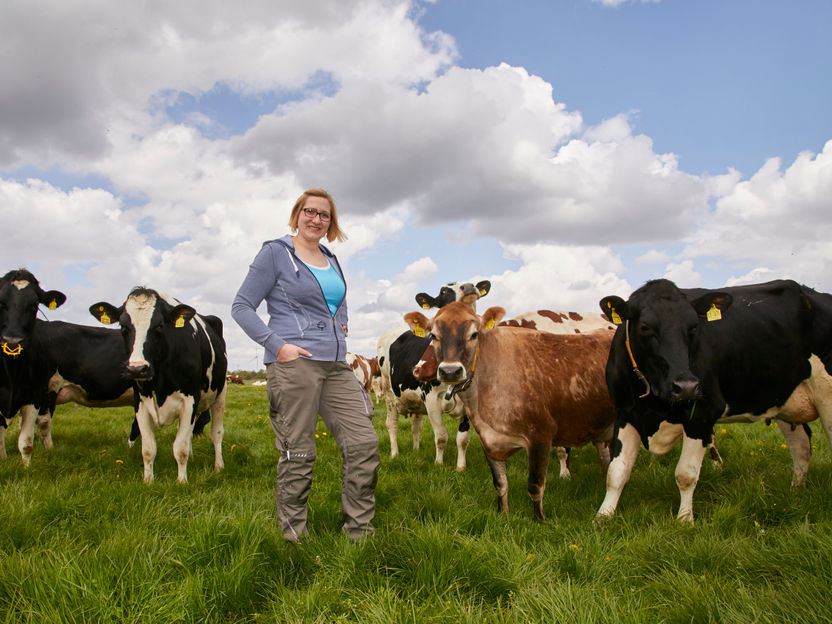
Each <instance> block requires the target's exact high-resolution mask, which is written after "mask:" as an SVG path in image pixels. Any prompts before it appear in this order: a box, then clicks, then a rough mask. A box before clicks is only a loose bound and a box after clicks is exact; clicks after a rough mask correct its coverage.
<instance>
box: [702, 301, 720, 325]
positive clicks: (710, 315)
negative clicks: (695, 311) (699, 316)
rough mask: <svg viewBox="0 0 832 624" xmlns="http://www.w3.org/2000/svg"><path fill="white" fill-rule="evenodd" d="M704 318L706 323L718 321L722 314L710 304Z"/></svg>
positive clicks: (713, 304)
mask: <svg viewBox="0 0 832 624" xmlns="http://www.w3.org/2000/svg"><path fill="white" fill-rule="evenodd" d="M705 318H707V319H708V321H718V320H720V319H721V318H722V312H721V311H720V309H719V308H717V307H716V304H715V303H712V304H711V307H710V308H709V309H708V312H707V313H706V314H705Z"/></svg>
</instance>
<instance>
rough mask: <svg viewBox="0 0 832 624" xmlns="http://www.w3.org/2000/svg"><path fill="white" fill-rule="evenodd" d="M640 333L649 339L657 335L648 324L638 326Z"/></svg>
mask: <svg viewBox="0 0 832 624" xmlns="http://www.w3.org/2000/svg"><path fill="white" fill-rule="evenodd" d="M638 331H639V333H640V334H641V335H642V336H647V337H649V336H653V335H655V333H656V332H655V331H654V330H653V328H652V327H651V326H650V325H648V324H647V323H642V324H641V325H639V326H638Z"/></svg>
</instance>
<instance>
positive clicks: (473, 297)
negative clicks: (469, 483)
mask: <svg viewBox="0 0 832 624" xmlns="http://www.w3.org/2000/svg"><path fill="white" fill-rule="evenodd" d="M490 290H491V282H489V281H487V280H483V281H481V282H477V284H476V285H474V284H472V283H470V282H466V283H459V282H451V283H449V284H446V285H445V286H443V287H442V288H441V289H440V291H439V295H438V296H437V297H432V296H430V295H428V294H427V293H419V294H418V295H416V303H418V304H419V305H420V306H422V308H423V309H425V310H429V309H430V308H432V307H437V308H441V307H442V306H443V305H445V304H447V303H450V302H451V301H463V302H465V304H466V305H469V306H471V308H472V309H474V308H475V306H476V302H477V300H478V299H479V298H480V297H484V296H485V295H486V294H488V292H489V291H490ZM418 333H421V334H422V335H414V334H418ZM423 336H424V334H423V333H422V332H411V330H410V329H409V328H408V327H407V325H400V326H399V327H396V328H394V329H390V330H388V331H386V332H384V333H383V334H382V335H381V337H380V338H379V340H378V362H379V367H380V369H381V380H382V381H381V388H382V394H383V396H384V400H385V403H386V405H387V419H386V425H387V433H388V435H389V436H390V456H391V457H396V456H397V455H398V454H399V444H398V429H399V416H400V415H403V416H406V417H407V416H412V424H411V434H412V436H413V448H414V450H415V449H418V448H419V436H420V433H421V429H422V415H423V414H425V413H427V415H428V419H429V420H430V424H431V427H432V428H433V440H434V444H435V446H436V460H435V461H436V463H437V464H441V463H443V461H444V453H445V447H446V446H447V443H448V431H447V429H446V428H445V423H444V421H443V419H442V414H443V413H445V414H449V415H450V416H452V417H454V418H455V419H456V420H458V421H459V423H460V424H459V427H458V430H457V435H456V447H457V460H456V469H457V470H458V471H463V470H465V452H466V449H467V448H468V440H469V437H470V431H469V429H470V425H469V423H468V421H467V420H466V419H465V414H464V411H463V409H462V402H461V401H459V400H457V399H456V398H454V397H452V398H451V399H450V400H446V399H445V398H444V395H445V391H446V389H447V386H446V385H445V384H441V383H439V382H437V381H436V380H434V381H433V382H429V383H422V382H420V381H419V380H418V379H416V378H415V377H414V376H413V367H414V366H415V365H416V364H417V363H418V362H419V358H420V357H421V355H422V353H424V351H425V349H426V348H427V347H428V345H429V344H430V341H429V340H428V339H427V338H424V337H423Z"/></svg>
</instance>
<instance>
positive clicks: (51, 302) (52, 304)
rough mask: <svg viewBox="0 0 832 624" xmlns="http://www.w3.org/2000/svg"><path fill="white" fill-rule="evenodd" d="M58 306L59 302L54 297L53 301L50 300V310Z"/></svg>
mask: <svg viewBox="0 0 832 624" xmlns="http://www.w3.org/2000/svg"><path fill="white" fill-rule="evenodd" d="M57 307H58V302H57V301H55V300H54V299H53V300H52V301H50V302H49V309H50V310H54V309H56V308H57Z"/></svg>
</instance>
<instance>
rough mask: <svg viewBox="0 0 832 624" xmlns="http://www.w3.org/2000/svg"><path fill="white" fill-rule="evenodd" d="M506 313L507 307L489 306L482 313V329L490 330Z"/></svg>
mask: <svg viewBox="0 0 832 624" xmlns="http://www.w3.org/2000/svg"><path fill="white" fill-rule="evenodd" d="M505 315H506V310H505V308H501V307H499V306H494V307H492V308H488V309H487V310H486V311H485V312H483V315H482V331H490V330H492V329H494V326H495V325H496V324H497V323H499V322H500V321H501V320H502V318H503V317H504V316H505Z"/></svg>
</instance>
